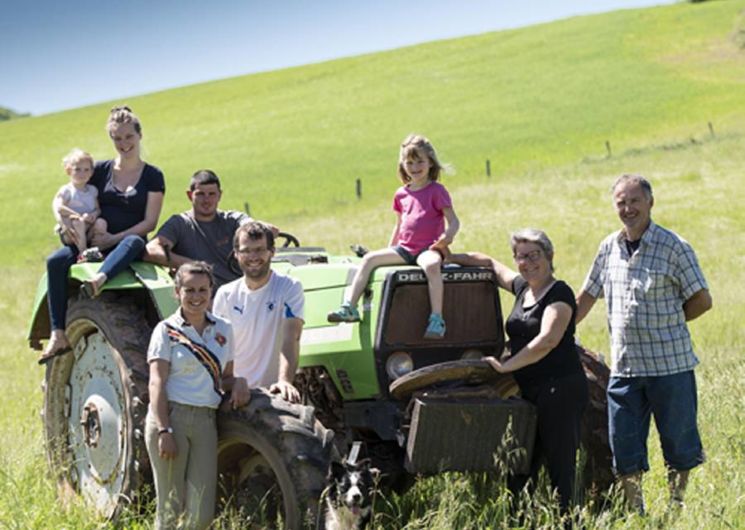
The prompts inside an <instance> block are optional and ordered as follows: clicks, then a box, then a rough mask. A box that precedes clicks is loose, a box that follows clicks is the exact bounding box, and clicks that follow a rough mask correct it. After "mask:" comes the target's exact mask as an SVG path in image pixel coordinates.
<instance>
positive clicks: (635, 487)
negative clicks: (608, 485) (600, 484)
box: [621, 472, 646, 516]
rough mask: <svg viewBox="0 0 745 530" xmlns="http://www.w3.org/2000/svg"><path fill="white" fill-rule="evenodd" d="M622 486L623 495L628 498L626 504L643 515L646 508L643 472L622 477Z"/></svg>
mask: <svg viewBox="0 0 745 530" xmlns="http://www.w3.org/2000/svg"><path fill="white" fill-rule="evenodd" d="M621 487H622V488H623V496H624V497H625V498H626V506H628V507H629V509H630V510H632V511H634V512H636V513H638V514H639V515H642V516H643V515H644V514H645V513H646V510H645V508H644V493H643V492H642V474H641V472H638V473H633V474H631V475H625V476H623V477H621Z"/></svg>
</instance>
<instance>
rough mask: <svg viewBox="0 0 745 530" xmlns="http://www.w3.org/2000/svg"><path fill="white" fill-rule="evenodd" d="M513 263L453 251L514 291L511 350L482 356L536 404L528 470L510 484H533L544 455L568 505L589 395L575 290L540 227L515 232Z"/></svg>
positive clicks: (562, 503) (515, 487)
mask: <svg viewBox="0 0 745 530" xmlns="http://www.w3.org/2000/svg"><path fill="white" fill-rule="evenodd" d="M510 246H511V247H512V255H513V257H514V260H515V265H516V266H517V271H514V270H512V269H510V268H509V267H507V266H506V265H504V264H502V263H500V262H499V261H497V260H495V259H493V258H491V257H489V256H487V255H485V254H480V253H467V254H454V255H453V256H452V257H451V259H450V261H452V262H454V263H460V264H462V265H478V266H485V267H492V268H493V269H494V272H495V273H496V275H497V282H498V283H499V286H500V287H502V288H503V289H506V290H508V291H510V292H511V293H513V294H514V295H515V306H514V307H513V308H512V312H511V313H510V315H509V316H508V317H507V322H506V325H505V328H506V331H507V335H508V337H509V339H510V340H509V349H510V353H509V355H508V356H503V357H502V358H500V359H497V358H495V357H486V358H485V360H486V361H487V362H488V363H489V364H490V365H491V366H492V367H493V368H494V369H495V370H496V371H497V372H499V373H512V374H513V376H514V377H515V380H516V381H517V383H518V385H519V387H520V391H521V394H522V397H523V398H524V399H526V400H528V401H530V402H531V403H533V404H534V405H535V406H536V410H537V415H538V425H537V432H536V440H535V449H534V451H533V461H532V464H531V475H530V476H515V477H512V478H511V481H510V482H511V483H510V487H511V489H513V491H515V490H519V489H522V487H523V486H524V485H525V483H526V482H527V481H528V479H532V487H535V482H536V479H537V477H538V471H539V468H540V464H541V462H542V460H543V459H544V458H545V463H546V467H547V468H548V474H549V477H550V479H551V485H552V486H553V487H554V488H555V489H556V490H557V491H558V494H559V502H560V506H561V510H562V512H564V513H565V512H567V511H568V509H569V507H570V504H571V501H572V493H573V490H574V475H575V459H576V454H577V449H578V448H579V443H580V426H581V422H582V414H583V412H584V409H585V406H586V405H587V402H588V389H587V379H586V378H585V374H584V370H583V369H582V364H581V362H580V359H579V354H578V353H577V349H576V346H575V340H574V319H575V315H576V312H577V306H576V303H575V297H574V293H573V292H572V289H571V288H570V287H569V286H568V285H567V284H566V283H564V282H563V281H561V280H557V279H556V278H555V277H554V266H553V258H554V248H553V245H552V244H551V241H550V240H549V238H548V236H547V235H546V233H545V232H543V231H541V230H535V229H532V228H526V229H523V230H519V231H517V232H515V233H513V234H512V237H511V238H510Z"/></svg>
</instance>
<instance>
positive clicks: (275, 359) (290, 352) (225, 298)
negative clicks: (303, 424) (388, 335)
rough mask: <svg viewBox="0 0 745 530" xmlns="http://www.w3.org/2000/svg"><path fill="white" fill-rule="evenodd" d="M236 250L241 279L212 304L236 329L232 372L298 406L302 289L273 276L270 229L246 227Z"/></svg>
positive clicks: (296, 283) (237, 237)
mask: <svg viewBox="0 0 745 530" xmlns="http://www.w3.org/2000/svg"><path fill="white" fill-rule="evenodd" d="M233 246H234V248H235V253H236V256H237V258H238V263H239V265H240V268H241V270H242V271H243V276H242V277H241V278H239V279H237V280H235V281H233V282H230V283H228V284H225V285H223V286H222V287H220V289H218V291H217V294H216V295H215V301H214V304H213V312H214V313H215V314H216V315H219V316H222V317H224V318H227V319H228V320H229V321H230V322H231V324H232V325H233V336H234V341H235V354H234V356H235V360H234V365H233V372H234V374H235V376H236V377H243V378H245V379H246V381H247V382H248V386H249V387H250V388H254V387H269V390H270V391H271V392H274V393H279V394H281V395H282V397H283V398H285V399H287V400H288V401H291V402H296V403H297V402H299V401H300V394H299V392H298V391H297V389H296V388H295V387H294V386H293V384H292V381H293V379H294V378H295V370H296V369H297V365H298V356H299V353H300V334H301V332H302V330H303V312H304V305H305V296H304V294H303V286H302V285H301V284H300V282H299V281H298V280H296V279H293V278H290V277H289V276H285V275H284V274H279V273H277V272H274V271H272V267H271V265H272V256H274V233H273V231H272V228H271V226H269V225H266V224H264V223H261V222H258V221H251V222H250V223H247V224H244V225H242V226H241V227H240V228H238V230H237V231H236V233H235V237H234V239H233Z"/></svg>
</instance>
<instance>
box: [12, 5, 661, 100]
mask: <svg viewBox="0 0 745 530" xmlns="http://www.w3.org/2000/svg"><path fill="white" fill-rule="evenodd" d="M665 3H673V1H672V0H522V1H514V0H512V1H507V0H491V1H489V0H400V1H394V0H371V1H364V0H363V1H355V0H351V1H350V0H346V1H343V0H327V1H326V0H315V1H310V0H305V1H303V0H212V1H209V0H199V1H197V0H116V1H115V0H3V1H2V4H0V106H5V107H10V108H12V109H14V110H17V111H21V112H31V113H33V114H43V113H48V112H54V111H58V110H63V109H69V108H74V107H79V106H83V105H88V104H92V103H98V102H101V101H106V100H111V99H123V98H125V97H127V96H133V95H138V94H144V93H148V92H153V91H156V90H162V89H166V88H173V87H177V86H183V85H187V84H193V83H198V82H201V81H210V80H214V79H220V78H225V77H233V76H237V75H242V74H247V73H252V72H259V71H265V70H275V69H278V68H282V67H286V66H295V65H300V64H307V63H313V62H319V61H324V60H327V59H333V58H337V57H345V56H352V55H359V54H361V53H367V52H375V51H380V50H386V49H391V48H398V47H401V46H405V45H409V44H415V43H420V42H426V41H431V40H437V39H443V38H450V37H458V36H463V35H471V34H477V33H483V32H487V31H493V30H499V29H505V28H514V27H520V26H526V25H530V24H535V23H539V22H546V21H549V20H556V19H559V18H566V17H570V16H573V15H581V14H586V13H598V12H603V11H611V10H614V9H621V8H629V7H642V6H650V5H659V4H665Z"/></svg>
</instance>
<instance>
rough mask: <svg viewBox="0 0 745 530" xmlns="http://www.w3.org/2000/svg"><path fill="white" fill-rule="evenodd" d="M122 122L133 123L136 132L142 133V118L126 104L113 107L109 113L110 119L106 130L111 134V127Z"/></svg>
mask: <svg viewBox="0 0 745 530" xmlns="http://www.w3.org/2000/svg"><path fill="white" fill-rule="evenodd" d="M122 123H131V124H132V125H133V126H134V128H135V132H136V133H137V134H142V125H140V118H138V117H137V115H136V114H135V113H134V112H132V109H130V108H129V107H128V106H126V105H118V106H116V107H112V108H111V112H110V113H109V119H108V121H107V122H106V132H108V133H109V134H111V129H113V128H114V126H116V125H119V124H122Z"/></svg>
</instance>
